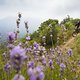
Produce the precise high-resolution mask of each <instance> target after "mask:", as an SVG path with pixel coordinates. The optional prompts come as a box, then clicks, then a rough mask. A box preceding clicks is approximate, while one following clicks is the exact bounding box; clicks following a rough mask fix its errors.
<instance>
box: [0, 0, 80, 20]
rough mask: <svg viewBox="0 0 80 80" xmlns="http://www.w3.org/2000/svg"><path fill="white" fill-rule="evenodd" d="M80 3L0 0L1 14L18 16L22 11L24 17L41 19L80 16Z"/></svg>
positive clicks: (2, 15) (70, 1)
mask: <svg viewBox="0 0 80 80" xmlns="http://www.w3.org/2000/svg"><path fill="white" fill-rule="evenodd" d="M79 5H80V1H79V0H13V1H12V0H0V15H1V17H6V16H16V13H17V12H19V11H20V12H22V13H23V16H24V17H25V16H26V17H33V18H40V19H47V18H59V19H62V18H64V17H65V16H66V15H68V14H69V15H71V16H73V17H80V15H79V13H80V9H79Z"/></svg>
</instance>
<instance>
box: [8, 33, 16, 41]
mask: <svg viewBox="0 0 80 80" xmlns="http://www.w3.org/2000/svg"><path fill="white" fill-rule="evenodd" d="M15 38H16V35H15V33H14V32H9V33H8V40H9V41H12V40H15Z"/></svg>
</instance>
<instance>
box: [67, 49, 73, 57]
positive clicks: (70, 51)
mask: <svg viewBox="0 0 80 80" xmlns="http://www.w3.org/2000/svg"><path fill="white" fill-rule="evenodd" d="M67 53H68V55H69V56H70V57H71V56H72V49H68V52H67Z"/></svg>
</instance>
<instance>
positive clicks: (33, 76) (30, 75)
mask: <svg viewBox="0 0 80 80" xmlns="http://www.w3.org/2000/svg"><path fill="white" fill-rule="evenodd" d="M28 75H29V79H30V80H36V76H35V75H34V70H33V69H32V68H28Z"/></svg>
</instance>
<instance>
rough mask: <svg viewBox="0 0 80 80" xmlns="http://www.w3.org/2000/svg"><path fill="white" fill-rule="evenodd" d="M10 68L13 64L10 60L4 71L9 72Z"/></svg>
mask: <svg viewBox="0 0 80 80" xmlns="http://www.w3.org/2000/svg"><path fill="white" fill-rule="evenodd" d="M10 69H11V65H10V63H9V62H8V63H7V64H6V65H5V66H4V71H6V72H9V71H10Z"/></svg>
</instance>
